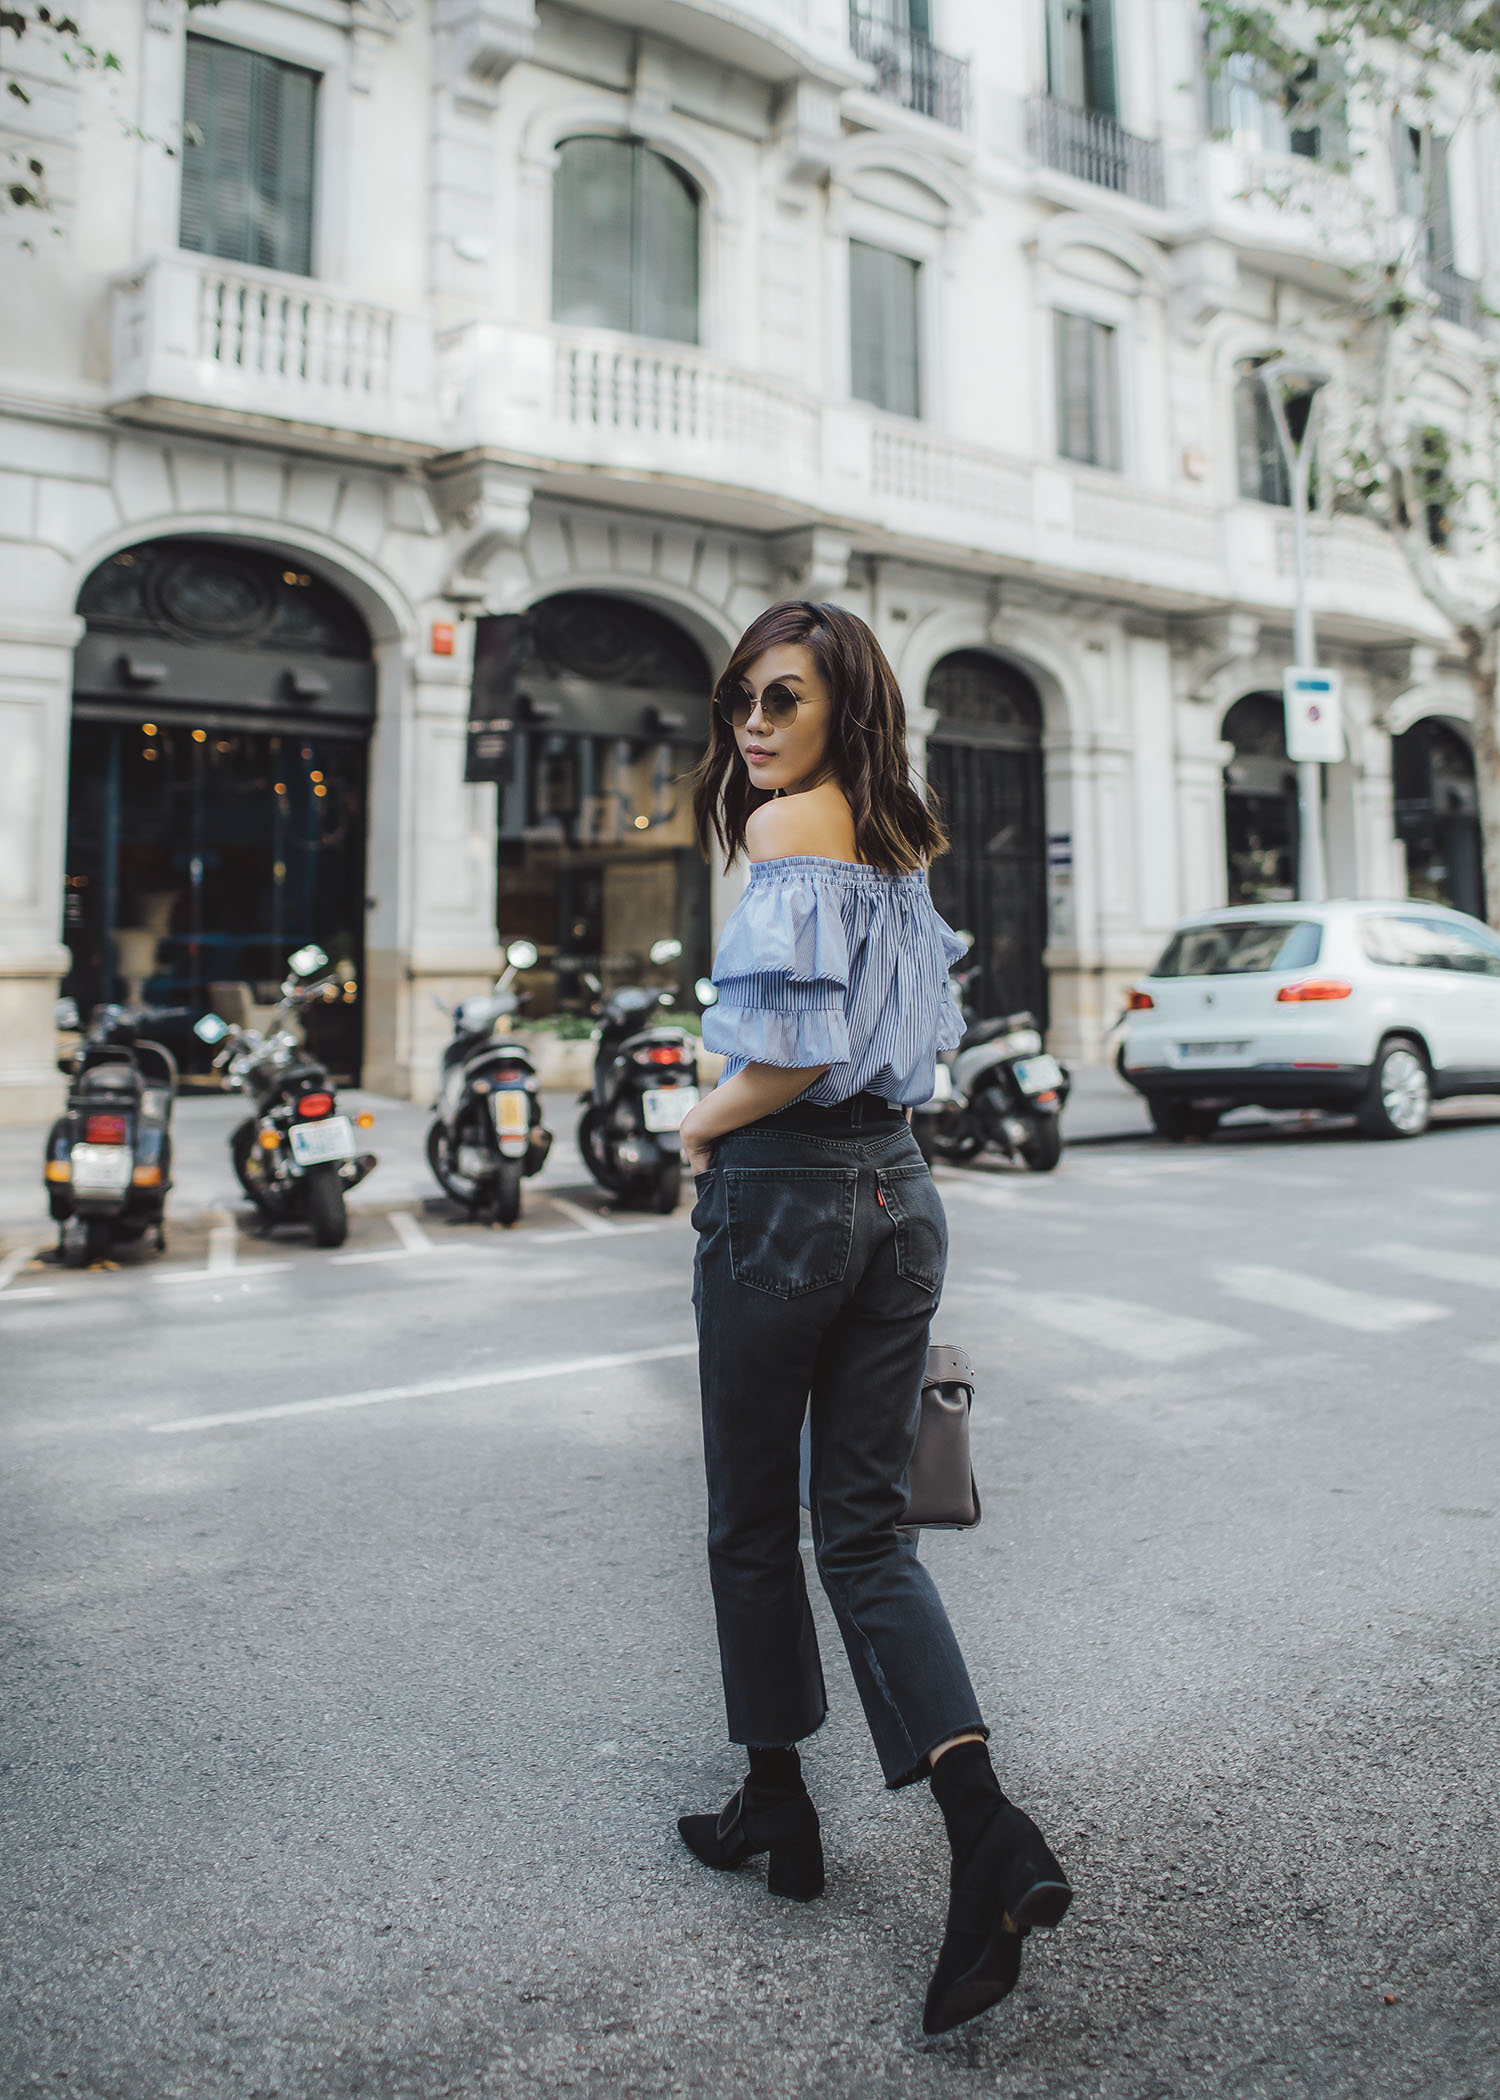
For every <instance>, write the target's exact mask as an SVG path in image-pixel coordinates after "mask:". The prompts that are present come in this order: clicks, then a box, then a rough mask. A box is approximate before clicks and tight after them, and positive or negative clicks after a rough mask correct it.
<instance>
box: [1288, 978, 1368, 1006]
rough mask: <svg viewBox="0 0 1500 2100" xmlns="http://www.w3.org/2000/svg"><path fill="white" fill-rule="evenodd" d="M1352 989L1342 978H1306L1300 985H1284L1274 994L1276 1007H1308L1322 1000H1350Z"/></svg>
mask: <svg viewBox="0 0 1500 2100" xmlns="http://www.w3.org/2000/svg"><path fill="white" fill-rule="evenodd" d="M1353 996H1354V987H1353V985H1352V984H1350V983H1349V981H1348V980H1347V978H1343V977H1308V978H1304V980H1303V982H1302V983H1301V984H1284V985H1283V986H1282V987H1281V990H1280V991H1279V992H1278V993H1277V994H1276V1003H1277V1005H1278V1006H1302V1005H1310V1004H1313V1003H1315V1002H1318V1001H1321V1000H1324V999H1352V998H1353Z"/></svg>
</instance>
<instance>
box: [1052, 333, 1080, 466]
mask: <svg viewBox="0 0 1500 2100" xmlns="http://www.w3.org/2000/svg"><path fill="white" fill-rule="evenodd" d="M1087 325H1088V324H1087V323H1086V322H1085V321H1083V320H1082V319H1081V318H1080V317H1079V315H1077V314H1062V313H1060V314H1057V315H1055V316H1054V317H1053V326H1054V341H1055V345H1056V351H1057V449H1058V451H1059V452H1060V453H1061V454H1062V456H1063V458H1064V459H1079V460H1087V459H1088V457H1089V369H1088V338H1087V335H1086V333H1085V331H1086V328H1087Z"/></svg>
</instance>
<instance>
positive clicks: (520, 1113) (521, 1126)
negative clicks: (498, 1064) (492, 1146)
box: [490, 1086, 531, 1137]
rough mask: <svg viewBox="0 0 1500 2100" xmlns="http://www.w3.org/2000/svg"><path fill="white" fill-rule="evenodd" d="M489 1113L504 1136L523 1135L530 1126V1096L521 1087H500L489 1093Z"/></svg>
mask: <svg viewBox="0 0 1500 2100" xmlns="http://www.w3.org/2000/svg"><path fill="white" fill-rule="evenodd" d="M490 1114H491V1115H492V1116H493V1117H494V1119H495V1128H496V1130H498V1131H500V1132H502V1133H503V1135H504V1136H506V1137H524V1136H525V1135H526V1133H527V1131H528V1130H529V1129H530V1128H531V1096H530V1094H528V1093H527V1092H526V1091H525V1090H524V1088H522V1087H518V1086H512V1087H502V1088H501V1089H500V1091H499V1093H497V1094H491V1095H490Z"/></svg>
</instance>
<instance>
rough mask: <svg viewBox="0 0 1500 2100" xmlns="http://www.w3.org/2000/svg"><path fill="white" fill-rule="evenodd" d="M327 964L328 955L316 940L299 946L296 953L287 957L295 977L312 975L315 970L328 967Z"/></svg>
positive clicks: (289, 967) (287, 963)
mask: <svg viewBox="0 0 1500 2100" xmlns="http://www.w3.org/2000/svg"><path fill="white" fill-rule="evenodd" d="M327 965H328V957H327V956H326V955H325V954H324V953H323V951H322V949H321V948H320V947H319V946H318V944H317V942H316V941H309V942H308V944H307V946H306V947H305V948H299V949H298V950H297V952H296V954H295V955H289V956H288V957H287V959H286V966H287V968H288V969H289V970H290V971H291V972H292V974H293V976H294V977H311V976H312V974H313V972H314V971H315V970H322V969H326V968H327Z"/></svg>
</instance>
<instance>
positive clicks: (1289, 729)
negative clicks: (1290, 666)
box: [1282, 671, 1344, 765]
mask: <svg viewBox="0 0 1500 2100" xmlns="http://www.w3.org/2000/svg"><path fill="white" fill-rule="evenodd" d="M1282 693H1283V696H1284V698H1285V701H1286V755H1287V757H1288V758H1289V759H1291V760H1292V762H1293V764H1295V765H1302V764H1304V763H1306V762H1307V761H1309V760H1311V761H1313V762H1315V763H1319V764H1323V765H1334V764H1336V763H1337V762H1338V760H1339V759H1341V758H1342V757H1343V755H1344V716H1343V709H1342V707H1341V705H1340V677H1339V673H1338V672H1337V671H1288V672H1287V674H1286V679H1285V683H1284V684H1283V687H1282Z"/></svg>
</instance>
